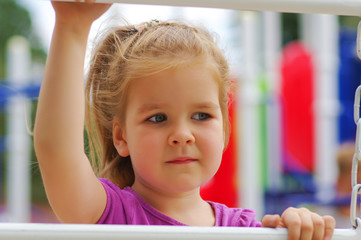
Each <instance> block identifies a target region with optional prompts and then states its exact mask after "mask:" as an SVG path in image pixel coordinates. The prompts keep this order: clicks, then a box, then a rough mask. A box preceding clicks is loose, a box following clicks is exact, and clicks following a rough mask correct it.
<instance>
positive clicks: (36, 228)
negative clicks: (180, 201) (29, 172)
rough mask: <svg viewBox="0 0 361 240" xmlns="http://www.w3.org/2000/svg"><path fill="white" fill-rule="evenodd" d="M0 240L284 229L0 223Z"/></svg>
mask: <svg viewBox="0 0 361 240" xmlns="http://www.w3.org/2000/svg"><path fill="white" fill-rule="evenodd" d="M0 239H1V240H5V239H6V240H56V239H67V240H80V239H84V240H85V239H87V240H92V239H101V240H125V239H126V240H137V239H139V240H140V239H147V240H162V239H167V240H172V239H177V240H189V239H193V240H203V239H204V240H205V239H207V240H217V239H218V240H225V239H237V240H257V239H258V240H260V239H267V240H276V239H277V240H282V239H285V240H286V239H287V230H286V229H270V228H236V227H175V226H134V225H128V226H127V225H94V224H93V225H89V224H37V223H26V224H22V223H1V224H0ZM332 239H333V240H360V239H361V231H360V230H353V229H335V233H334V236H333V238H332Z"/></svg>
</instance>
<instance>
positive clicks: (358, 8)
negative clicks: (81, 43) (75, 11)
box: [67, 0, 361, 16]
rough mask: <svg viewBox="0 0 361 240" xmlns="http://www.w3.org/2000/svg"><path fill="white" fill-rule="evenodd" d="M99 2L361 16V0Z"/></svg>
mask: <svg viewBox="0 0 361 240" xmlns="http://www.w3.org/2000/svg"><path fill="white" fill-rule="evenodd" d="M67 1H69V0H67ZM70 1H74V0H70ZM97 2H119V3H130V4H150V5H169V6H189V7H211V8H225V9H235V10H254V11H274V12H290V13H324V14H334V15H349V16H361V1H360V0H182V1H179V0H97Z"/></svg>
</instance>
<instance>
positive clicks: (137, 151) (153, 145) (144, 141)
mask: <svg viewBox="0 0 361 240" xmlns="http://www.w3.org/2000/svg"><path fill="white" fill-rule="evenodd" d="M133 136H134V137H133V138H132V140H131V141H130V142H129V149H130V155H131V157H132V158H133V159H147V160H150V159H152V156H154V155H156V154H157V153H159V152H160V148H161V146H162V142H163V141H164V140H163V141H162V136H160V134H159V133H158V134H157V133H154V132H153V131H147V130H143V129H142V130H139V131H134V135H133ZM148 162H149V161H148Z"/></svg>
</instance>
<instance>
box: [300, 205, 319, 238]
mask: <svg viewBox="0 0 361 240" xmlns="http://www.w3.org/2000/svg"><path fill="white" fill-rule="evenodd" d="M312 215H313V213H311V212H310V211H309V210H308V209H305V208H300V209H299V216H300V218H301V226H300V228H301V230H300V231H301V237H300V239H301V240H311V239H312V236H313V231H314V228H313V219H312ZM315 215H317V214H315Z"/></svg>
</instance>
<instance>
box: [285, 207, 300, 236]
mask: <svg viewBox="0 0 361 240" xmlns="http://www.w3.org/2000/svg"><path fill="white" fill-rule="evenodd" d="M281 219H282V222H283V224H284V225H285V227H287V229H288V238H287V239H288V240H296V239H297V240H298V239H300V236H301V217H300V216H299V214H298V212H297V211H296V210H295V208H288V209H286V210H285V211H284V212H283V214H282V216H281Z"/></svg>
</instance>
